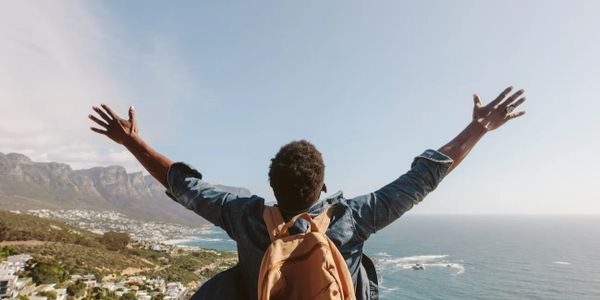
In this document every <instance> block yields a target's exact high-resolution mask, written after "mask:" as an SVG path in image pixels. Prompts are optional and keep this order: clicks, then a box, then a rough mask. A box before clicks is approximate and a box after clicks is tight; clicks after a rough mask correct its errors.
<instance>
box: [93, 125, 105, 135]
mask: <svg viewBox="0 0 600 300" xmlns="http://www.w3.org/2000/svg"><path fill="white" fill-rule="evenodd" d="M90 129H91V130H92V131H93V132H96V133H99V134H104V135H106V130H102V129H98V128H95V127H90Z"/></svg>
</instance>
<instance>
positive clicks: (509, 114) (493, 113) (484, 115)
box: [473, 86, 526, 131]
mask: <svg viewBox="0 0 600 300" xmlns="http://www.w3.org/2000/svg"><path fill="white" fill-rule="evenodd" d="M512 90H513V87H512V86H509V87H508V88H506V89H505V90H504V91H503V92H502V93H500V95H498V97H496V99H494V101H492V102H490V103H488V104H486V105H483V104H481V99H479V96H478V95H477V94H475V95H473V101H474V103H475V106H474V107H473V120H475V121H476V122H478V123H479V124H481V125H482V126H483V127H484V128H485V130H487V131H492V130H494V129H496V128H498V127H500V126H502V125H504V124H505V123H506V122H508V121H509V120H512V119H514V118H518V117H520V116H522V115H524V114H525V111H520V112H513V111H514V109H515V108H517V107H518V106H519V105H521V104H523V102H525V100H526V98H525V97H521V98H519V97H520V96H521V95H523V93H525V91H524V90H522V89H521V90H518V91H516V92H515V93H513V94H512V95H510V97H507V96H508V95H509V94H510V93H511V92H512Z"/></svg>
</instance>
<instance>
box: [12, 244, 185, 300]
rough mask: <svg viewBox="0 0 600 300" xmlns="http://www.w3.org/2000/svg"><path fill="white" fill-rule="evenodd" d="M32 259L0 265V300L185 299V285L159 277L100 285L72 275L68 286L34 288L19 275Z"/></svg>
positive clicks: (15, 259)
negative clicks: (100, 295) (88, 297)
mask: <svg viewBox="0 0 600 300" xmlns="http://www.w3.org/2000/svg"><path fill="white" fill-rule="evenodd" d="M32 258H33V257H32V256H31V255H28V254H20V255H12V256H8V257H7V258H6V260H5V261H3V262H0V299H14V300H17V299H18V300H24V299H29V300H49V299H53V300H67V299H73V298H84V297H85V296H86V295H87V293H90V294H91V293H93V292H95V293H96V294H98V292H99V291H100V292H104V293H106V294H112V295H113V296H114V297H110V296H105V297H104V298H106V299H111V298H113V299H137V300H152V299H162V300H184V299H187V293H186V292H187V291H188V288H187V287H186V286H184V285H183V284H182V283H181V282H166V281H165V280H164V279H162V278H160V277H156V278H147V277H146V276H136V275H134V276H128V277H126V278H124V279H122V280H120V281H104V282H100V281H98V280H97V279H96V276H95V275H93V274H85V275H77V274H74V275H71V276H70V279H69V280H68V281H67V282H66V284H67V285H68V287H64V286H65V285H64V284H63V285H61V286H58V285H57V284H55V283H52V284H40V285H36V284H35V283H33V281H32V279H31V278H29V277H22V276H20V275H21V274H22V273H23V272H24V271H25V269H26V268H27V265H28V263H29V261H30V260H32ZM72 287H73V288H72ZM88 291H89V292H88ZM77 296H79V297H77ZM95 298H98V297H95Z"/></svg>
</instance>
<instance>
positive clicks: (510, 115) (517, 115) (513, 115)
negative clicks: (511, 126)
mask: <svg viewBox="0 0 600 300" xmlns="http://www.w3.org/2000/svg"><path fill="white" fill-rule="evenodd" d="M524 114H525V111H520V112H516V113H510V114H508V115H507V116H506V119H508V120H511V119H516V118H518V117H520V116H522V115H524Z"/></svg>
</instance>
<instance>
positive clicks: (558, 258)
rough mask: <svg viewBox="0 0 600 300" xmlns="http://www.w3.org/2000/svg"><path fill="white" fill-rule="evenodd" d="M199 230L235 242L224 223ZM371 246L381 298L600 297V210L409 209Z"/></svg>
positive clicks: (216, 244) (210, 242)
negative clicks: (490, 212)
mask: <svg viewBox="0 0 600 300" xmlns="http://www.w3.org/2000/svg"><path fill="white" fill-rule="evenodd" d="M196 238H198V239H197V240H195V241H191V242H187V243H186V244H187V245H190V246H199V247H206V248H216V249H225V250H235V243H234V242H233V241H231V240H230V239H229V238H228V237H227V235H226V234H225V233H224V232H223V231H221V230H220V229H218V228H212V229H211V230H210V231H209V232H207V233H206V234H202V235H201V236H198V237H196ZM365 252H366V253H367V254H368V255H370V256H371V257H372V258H373V259H374V260H375V262H376V265H377V269H378V273H379V277H380V279H379V280H380V292H381V299H600V216H418V215H407V216H404V217H402V218H401V219H400V220H398V221H396V222H395V223H393V224H392V225H390V226H389V227H387V228H386V229H384V230H382V231H380V232H378V233H377V234H375V235H373V236H371V238H370V239H369V240H368V241H367V243H366V244H365ZM416 263H420V264H422V265H423V266H424V268H425V269H424V270H414V269H413V268H412V267H413V266H414V265H415V264H416Z"/></svg>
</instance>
